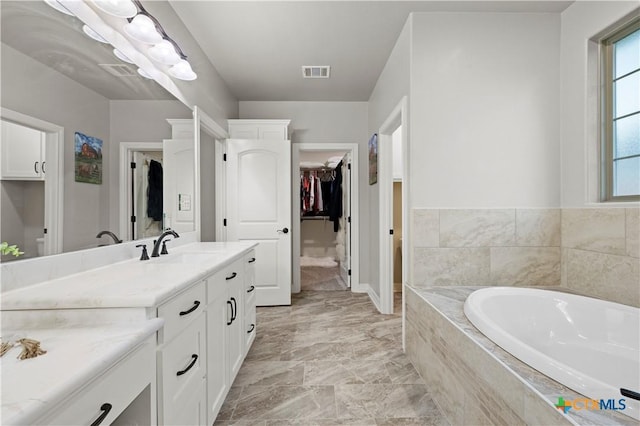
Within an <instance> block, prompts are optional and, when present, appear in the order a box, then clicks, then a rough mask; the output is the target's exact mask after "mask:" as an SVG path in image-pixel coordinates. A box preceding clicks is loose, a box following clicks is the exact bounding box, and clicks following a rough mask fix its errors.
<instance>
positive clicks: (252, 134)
mask: <svg viewBox="0 0 640 426" xmlns="http://www.w3.org/2000/svg"><path fill="white" fill-rule="evenodd" d="M227 123H228V125H229V138H230V139H277V140H282V139H285V140H287V139H289V136H290V135H289V123H291V120H244V119H242V120H227Z"/></svg>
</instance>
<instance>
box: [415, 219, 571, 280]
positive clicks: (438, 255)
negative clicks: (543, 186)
mask: <svg viewBox="0 0 640 426" xmlns="http://www.w3.org/2000/svg"><path fill="white" fill-rule="evenodd" d="M412 229H413V230H414V232H415V236H414V237H413V239H412V245H413V265H412V266H413V274H412V277H413V283H412V285H414V286H416V287H430V286H448V285H527V286H533V285H542V286H553V285H559V284H560V279H561V268H560V259H561V252H560V210H559V209H458V210H453V209H416V210H413V228H412Z"/></svg>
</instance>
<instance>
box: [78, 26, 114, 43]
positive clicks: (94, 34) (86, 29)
mask: <svg viewBox="0 0 640 426" xmlns="http://www.w3.org/2000/svg"><path fill="white" fill-rule="evenodd" d="M82 31H84V33H85V34H86V35H88V36H89V37H91V38H92V39H94V40H95V41H98V42H100V43H105V44H109V42H108V41H107V40H105V39H104V38H102V36H101V35H100V34H98V33H97V32H95V31H94V30H92V29H91V27H89V26H88V25H83V26H82Z"/></svg>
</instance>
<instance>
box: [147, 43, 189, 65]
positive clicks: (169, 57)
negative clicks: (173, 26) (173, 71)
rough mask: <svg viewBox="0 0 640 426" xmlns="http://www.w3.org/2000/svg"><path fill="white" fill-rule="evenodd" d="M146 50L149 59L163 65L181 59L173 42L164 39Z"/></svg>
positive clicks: (175, 62)
mask: <svg viewBox="0 0 640 426" xmlns="http://www.w3.org/2000/svg"><path fill="white" fill-rule="evenodd" d="M148 52H149V56H150V57H151V59H153V60H154V61H156V62H159V63H161V64H164V65H175V64H177V63H178V62H180V61H181V60H182V58H181V57H180V55H178V52H176V48H175V47H173V44H172V43H171V42H170V41H169V40H166V39H162V40H161V41H160V42H159V43H158V44H155V45H153V46H151V47H150V48H149V50H148Z"/></svg>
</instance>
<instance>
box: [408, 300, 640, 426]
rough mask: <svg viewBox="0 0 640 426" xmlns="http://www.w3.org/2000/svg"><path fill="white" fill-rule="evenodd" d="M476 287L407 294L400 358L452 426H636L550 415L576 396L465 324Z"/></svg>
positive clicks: (605, 414) (599, 414) (578, 414)
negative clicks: (417, 375)
mask: <svg viewBox="0 0 640 426" xmlns="http://www.w3.org/2000/svg"><path fill="white" fill-rule="evenodd" d="M478 288H479V287H455V288H452V287H433V288H420V289H407V290H406V345H407V347H406V350H407V355H408V357H409V359H410V360H411V362H412V363H413V365H414V366H415V367H416V369H417V370H418V372H419V373H420V375H421V376H422V377H423V378H424V379H425V381H426V383H427V385H428V387H429V390H430V392H431V395H432V396H433V399H434V400H435V402H436V403H437V404H438V406H439V407H440V408H441V409H442V411H443V413H444V415H445V416H446V418H447V420H448V421H449V422H450V423H451V424H461V425H462V424H474V425H475V424H494V425H500V424H503V425H512V424H553V425H560V424H585V425H596V424H598V425H601V424H607V425H632V424H637V422H636V421H635V420H633V419H631V418H630V417H627V416H623V415H621V414H619V413H615V412H611V411H587V410H581V411H575V410H572V411H570V414H569V415H564V414H562V413H561V412H560V411H559V410H558V409H556V408H555V406H554V404H555V403H556V402H557V398H558V397H559V396H562V397H564V399H565V400H570V399H574V398H580V397H581V395H579V394H577V393H576V392H574V391H572V390H570V389H568V388H566V387H565V386H563V385H561V384H560V383H557V382H556V381H554V380H552V379H550V378H548V377H546V376H545V375H543V374H541V373H539V372H538V371H536V370H534V369H533V368H531V367H529V366H528V365H526V364H524V363H523V362H521V361H519V360H518V359H516V358H515V357H513V356H512V355H511V354H509V353H507V352H506V351H504V350H503V349H502V348H500V347H498V346H497V345H496V344H495V343H493V342H492V341H491V340H489V339H488V338H487V337H485V336H484V335H483V334H482V333H480V332H479V331H478V330H477V329H476V328H475V327H474V326H473V325H472V324H471V323H470V322H469V321H468V320H467V318H466V317H465V315H464V311H463V305H464V301H465V299H466V298H467V296H468V295H469V294H470V293H471V292H473V291H474V290H476V289H478ZM554 289H555V290H558V288H554Z"/></svg>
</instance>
